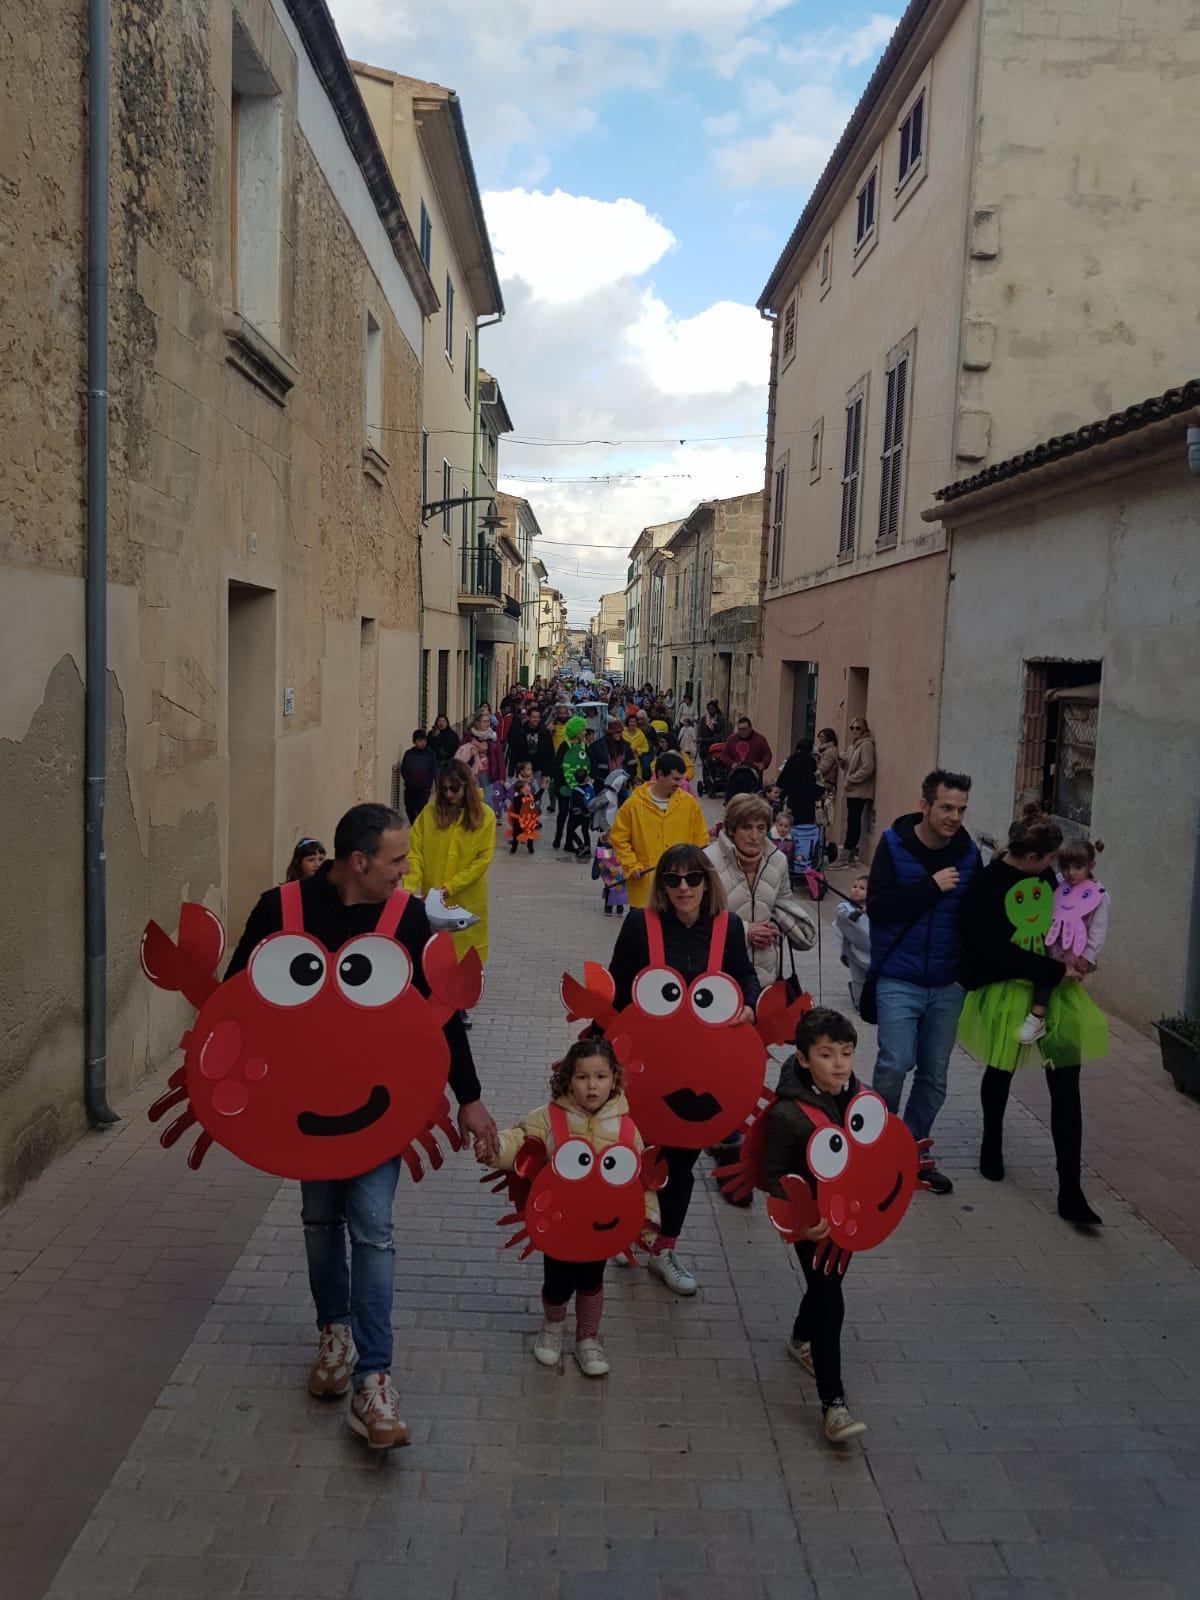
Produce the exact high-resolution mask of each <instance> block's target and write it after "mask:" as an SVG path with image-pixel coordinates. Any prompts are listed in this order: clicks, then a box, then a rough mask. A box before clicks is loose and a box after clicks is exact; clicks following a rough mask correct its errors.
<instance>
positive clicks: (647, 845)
mask: <svg viewBox="0 0 1200 1600" xmlns="http://www.w3.org/2000/svg"><path fill="white" fill-rule="evenodd" d="M609 837H610V838H611V839H612V847H613V849H614V850H615V851H616V855H617V860H618V861H619V862H620V864H621V870H622V871H623V872H624V874H625V879H626V883H627V885H628V891H629V904H630V905H631V906H644V905H645V904H646V903H647V902H648V900H649V899H650V877H651V873H652V872H653V869H654V868H655V867H656V866H657V865H658V862H659V859H660V858H661V856H662V854H663V852H664V851H666V850H669V849H670V848H671V846H672V845H673V844H694V845H696V846H697V847H698V848H699V849H701V850H704V849H706V848H707V846H708V824H707V823H706V822H705V820H704V814H703V813H702V811H701V810H700V802H699V801H698V800H697V799H696V798H695V796H694V795H690V794H686V793H685V792H684V791H683V790H682V789H676V791H675V793H674V794H673V795H672V796H671V798H670V800H668V801H667V809H666V810H665V811H660V810H659V808H658V806H656V805H655V803H654V797H653V795H652V794H651V792H650V785H649V784H642V786H641V787H640V788H638V789H635V790H634V791H633V793H632V794H631V795H630V797H629V799H628V800H626V802H625V804H624V805H623V806H622V807H621V809H620V810H619V811H618V812H617V816H616V820H615V821H614V823H613V825H612V827H611V829H610V830H609ZM639 868H641V869H643V871H644V876H643V877H640V878H635V877H634V876H633V874H634V873H635V872H636V871H637V870H638V869H639Z"/></svg>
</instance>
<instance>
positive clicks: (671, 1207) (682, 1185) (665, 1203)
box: [658, 1149, 700, 1239]
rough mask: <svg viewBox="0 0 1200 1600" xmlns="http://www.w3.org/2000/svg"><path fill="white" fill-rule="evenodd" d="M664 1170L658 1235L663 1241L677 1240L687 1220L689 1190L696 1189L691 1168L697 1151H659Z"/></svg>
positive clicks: (690, 1195)
mask: <svg viewBox="0 0 1200 1600" xmlns="http://www.w3.org/2000/svg"><path fill="white" fill-rule="evenodd" d="M662 1156H663V1160H664V1161H665V1162H666V1167H667V1182H666V1186H665V1188H662V1189H660V1190H659V1192H658V1214H659V1217H660V1218H661V1219H662V1220H661V1225H660V1226H661V1232H662V1234H663V1236H664V1237H665V1238H667V1239H678V1237H679V1235H680V1234H681V1233H682V1232H683V1224H684V1222H685V1221H686V1220H687V1214H688V1206H689V1205H691V1203H692V1190H693V1189H694V1188H695V1187H696V1174H695V1166H696V1162H697V1160H698V1159H699V1156H700V1152H699V1150H667V1149H664V1150H663V1152H662Z"/></svg>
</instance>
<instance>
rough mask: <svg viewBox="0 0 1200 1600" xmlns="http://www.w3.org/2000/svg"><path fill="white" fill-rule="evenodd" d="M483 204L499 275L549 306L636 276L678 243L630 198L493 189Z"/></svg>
mask: <svg viewBox="0 0 1200 1600" xmlns="http://www.w3.org/2000/svg"><path fill="white" fill-rule="evenodd" d="M483 203H484V208H485V210H486V212H487V220H488V229H489V232H490V233H491V236H492V248H493V250H494V252H495V256H496V266H497V269H498V271H499V273H500V276H501V278H502V279H507V280H510V281H511V280H513V279H520V280H521V281H522V282H523V283H525V284H526V285H527V286H528V287H529V290H530V292H531V293H532V295H533V297H534V299H536V300H541V301H544V302H546V303H547V304H549V305H568V304H570V303H572V302H573V301H577V300H583V299H586V298H587V296H589V295H591V294H594V293H595V292H596V291H597V290H599V289H603V288H607V287H609V286H610V285H612V284H616V283H619V282H621V281H622V279H626V278H637V277H640V276H641V275H642V274H643V273H644V272H647V271H649V269H650V268H651V267H652V266H654V264H655V263H656V262H657V261H661V259H662V258H663V256H664V255H666V253H667V252H668V251H669V250H673V249H674V248H675V247H676V245H677V243H678V241H677V240H676V238H675V235H674V234H673V233H672V232H671V230H670V229H669V228H667V227H665V226H664V224H663V223H662V222H661V221H660V220H659V219H658V218H657V217H655V216H652V215H651V214H650V212H649V211H647V210H646V208H645V206H643V205H641V204H639V202H638V201H636V200H629V199H622V200H593V199H591V198H590V197H588V196H587V195H575V194H564V193H563V191H562V190H561V189H555V190H554V192H553V193H552V194H544V193H542V191H540V190H533V191H532V192H531V191H529V190H526V189H507V190H495V189H493V190H490V191H489V192H488V193H487V194H485V195H484V197H483Z"/></svg>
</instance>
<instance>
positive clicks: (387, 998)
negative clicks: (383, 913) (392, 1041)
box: [336, 933, 412, 1006]
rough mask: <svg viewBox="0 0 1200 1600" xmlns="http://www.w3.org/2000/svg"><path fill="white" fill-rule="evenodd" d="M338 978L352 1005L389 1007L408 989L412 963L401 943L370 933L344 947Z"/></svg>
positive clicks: (339, 985)
mask: <svg viewBox="0 0 1200 1600" xmlns="http://www.w3.org/2000/svg"><path fill="white" fill-rule="evenodd" d="M336 976H337V986H338V988H339V989H340V990H341V991H342V995H343V996H344V998H345V999H347V1000H349V1001H350V1003H351V1004H352V1005H356V1006H386V1005H388V1004H389V1003H390V1002H391V1001H392V1000H398V999H399V998H400V996H401V995H402V994H403V993H404V991H405V990H406V989H407V988H408V985H409V983H410V981H411V979H412V962H411V961H410V960H409V955H408V951H407V950H406V949H405V948H404V946H403V945H402V944H397V943H396V941H395V940H394V939H385V938H384V937H383V935H382V934H380V933H367V934H364V935H363V937H362V938H361V939H351V940H350V943H349V944H345V945H343V946H342V948H341V950H340V951H339V952H338V960H337V972H336Z"/></svg>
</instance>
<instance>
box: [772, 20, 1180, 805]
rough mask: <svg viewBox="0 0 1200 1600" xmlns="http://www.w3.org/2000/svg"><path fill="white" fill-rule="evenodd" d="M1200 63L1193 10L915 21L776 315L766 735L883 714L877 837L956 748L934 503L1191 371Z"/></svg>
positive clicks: (795, 257) (836, 170)
mask: <svg viewBox="0 0 1200 1600" xmlns="http://www.w3.org/2000/svg"><path fill="white" fill-rule="evenodd" d="M1198 69H1200V33H1197V31H1196V29H1195V27H1194V6H1193V5H1192V3H1191V0H1151V3H1149V4H1147V5H1145V6H1141V7H1138V8H1135V10H1133V11H1126V10H1123V9H1121V8H1118V7H1115V6H1108V5H1103V6H1098V7H1089V8H1088V9H1087V13H1086V15H1085V14H1083V13H1079V14H1078V15H1072V16H1068V15H1067V14H1065V13H1064V12H1063V11H1062V9H1061V8H1059V7H1051V6H1041V7H1035V6H1030V5H1027V4H1019V3H1015V0H912V3H911V4H910V5H909V6H908V8H907V10H906V11H905V13H904V16H903V18H902V19H901V22H900V25H899V27H898V29H897V31H896V34H895V36H894V38H893V40H892V42H891V44H890V45H889V46H888V49H887V51H886V52H885V54H884V57H883V59H882V61H881V62H880V65H879V67H878V69H877V70H876V72H875V74H874V75H873V77H872V79H871V81H870V83H869V85H868V87H867V89H866V91H865V93H864V95H863V98H862V100H861V101H860V103H859V105H858V107H857V108H856V110H855V112H854V114H853V116H852V118H851V120H850V122H849V124H848V125H847V128H846V130H845V133H844V134H843V136H842V139H841V141H840V142H839V144H838V146H837V149H836V150H835V152H834V154H833V156H832V158H831V160H830V162H829V165H828V167H827V168H826V170H825V172H824V174H823V175H822V177H821V179H820V180H819V181H818V183H817V186H816V188H815V190H814V192H813V195H812V198H811V199H810V201H809V203H808V205H807V206H806V208H805V211H804V213H803V215H802V216H801V218H800V220H799V222H798V224H797V226H796V228H795V230H794V231H793V234H792V237H791V238H790V240H789V241H788V244H787V247H786V249H785V250H784V252H783V254H782V256H781V257H780V260H779V262H778V264H777V265H776V267H775V269H774V271H773V272H772V274H771V278H770V280H769V282H768V284H767V286H766V288H765V289H764V291H763V294H762V296H761V298H760V302H759V303H760V309H761V310H763V312H764V313H765V314H767V315H769V316H770V317H771V318H772V319H773V323H774V335H773V355H772V376H771V388H770V395H769V422H768V454H767V477H766V500H767V504H766V515H765V517H764V528H763V552H762V566H763V581H764V603H763V607H762V623H761V629H762V660H763V668H762V672H761V675H760V684H759V692H758V705H759V720H760V722H761V724H762V726H763V727H764V731H765V732H767V734H768V736H769V737H771V739H772V742H773V743H774V744H776V746H777V747H778V748H790V747H791V745H792V743H793V742H794V741H795V740H796V739H798V738H802V737H808V736H810V735H811V733H812V732H813V730H814V729H815V728H816V727H818V726H821V725H826V724H828V725H832V726H834V727H835V728H836V729H837V730H838V731H839V732H840V733H841V735H842V736H843V738H844V736H845V733H846V728H847V724H848V723H849V721H850V720H851V719H852V718H853V717H855V716H863V717H865V718H866V719H867V721H868V722H869V724H870V725H871V727H872V729H873V732H874V734H875V738H876V752H877V762H878V766H877V776H876V811H877V813H878V815H879V818H880V820H881V821H882V822H884V823H886V822H888V821H890V820H891V818H892V817H893V816H894V815H896V814H897V813H898V812H900V811H903V810H906V809H908V808H910V807H911V804H912V802H913V799H914V796H915V794H916V792H917V785H918V783H919V780H920V777H921V775H922V773H923V772H924V771H925V770H926V769H927V768H928V767H929V765H931V763H932V759H933V756H934V753H935V750H936V749H937V744H938V734H937V728H938V692H939V685H940V683H941V679H942V635H943V624H944V616H945V608H946V600H947V581H948V571H949V568H948V561H947V555H946V532H945V529H944V528H942V527H941V526H940V525H939V524H937V523H936V522H935V523H932V524H931V523H927V522H924V521H923V520H922V519H921V516H920V512H921V508H922V507H923V506H925V505H927V504H928V503H929V502H930V499H931V497H932V495H933V492H934V490H935V489H936V488H937V487H938V486H939V485H940V484H944V483H946V482H948V481H950V480H951V479H953V478H954V477H955V476H956V474H958V473H961V472H962V471H964V470H969V469H970V468H971V467H973V466H976V465H980V464H984V463H987V462H989V461H996V460H999V459H1001V458H1003V457H1004V456H1005V455H1007V454H1010V453H1011V452H1013V451H1014V450H1016V449H1017V448H1019V447H1021V446H1023V445H1024V443H1025V442H1026V441H1027V440H1028V439H1029V438H1031V437H1033V438H1037V437H1046V436H1049V435H1051V434H1054V433H1056V432H1060V431H1062V430H1064V429H1068V428H1073V427H1076V426H1078V425H1080V424H1082V423H1084V422H1086V421H1087V420H1088V418H1090V417H1092V416H1094V415H1096V414H1098V413H1100V412H1103V411H1104V410H1106V409H1111V408H1112V407H1114V406H1117V405H1120V404H1122V403H1126V402H1129V401H1132V400H1135V399H1136V398H1137V397H1138V396H1139V395H1142V394H1146V393H1149V392H1152V391H1155V390H1161V389H1162V388H1164V387H1165V386H1166V385H1167V384H1169V383H1170V382H1172V381H1183V379H1185V378H1186V377H1187V376H1188V373H1187V371H1186V370H1184V369H1186V368H1187V367H1188V366H1189V365H1194V359H1193V352H1192V351H1191V350H1190V349H1189V348H1188V346H1187V341H1185V340H1180V339H1179V337H1178V331H1179V328H1180V326H1181V322H1180V317H1181V314H1182V315H1184V316H1185V317H1186V316H1188V315H1190V313H1188V312H1186V311H1185V310H1184V308H1185V307H1186V306H1189V305H1191V303H1192V299H1193V298H1194V296H1193V295H1192V291H1191V288H1190V285H1189V279H1190V277H1191V273H1190V269H1189V267H1188V266H1187V256H1188V251H1187V245H1186V242H1185V238H1184V235H1185V233H1186V231H1187V229H1186V224H1185V222H1184V218H1185V217H1187V216H1190V215H1192V214H1193V213H1194V211H1195V209H1196V202H1197V200H1198V199H1200V176H1198V174H1197V172H1196V168H1195V164H1194V162H1192V161H1191V160H1190V158H1189V155H1188V152H1190V151H1191V150H1193V149H1194V148H1195V144H1196V136H1197V134H1198V133H1200V101H1198V100H1197V97H1195V96H1189V95H1181V96H1177V97H1176V98H1175V100H1173V101H1172V110H1171V114H1170V115H1166V116H1164V115H1161V114H1160V100H1161V95H1162V85H1163V83H1164V82H1166V81H1172V82H1182V81H1183V80H1184V78H1185V77H1187V76H1188V75H1189V74H1191V75H1192V77H1193V78H1194V76H1195V74H1196V72H1197V70H1198ZM1048 85H1052V92H1048V89H1047V86H1048ZM1176 101H1177V102H1178V103H1176ZM1135 169H1136V170H1137V171H1138V172H1144V173H1153V174H1155V175H1156V177H1155V181H1154V182H1152V183H1149V184H1147V185H1145V186H1143V185H1142V184H1141V183H1139V182H1136V181H1134V180H1133V179H1132V177H1131V174H1132V173H1133V171H1134V170H1135Z"/></svg>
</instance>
